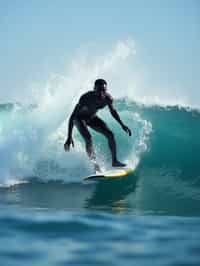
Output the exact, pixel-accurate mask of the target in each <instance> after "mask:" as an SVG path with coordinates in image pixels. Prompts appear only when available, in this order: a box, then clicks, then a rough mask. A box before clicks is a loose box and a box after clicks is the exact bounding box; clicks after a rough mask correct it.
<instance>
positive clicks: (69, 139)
mask: <svg viewBox="0 0 200 266" xmlns="http://www.w3.org/2000/svg"><path fill="white" fill-rule="evenodd" d="M70 145H72V147H74V141H73V139H72V138H68V139H67V140H66V142H65V144H64V149H65V151H69V150H70Z"/></svg>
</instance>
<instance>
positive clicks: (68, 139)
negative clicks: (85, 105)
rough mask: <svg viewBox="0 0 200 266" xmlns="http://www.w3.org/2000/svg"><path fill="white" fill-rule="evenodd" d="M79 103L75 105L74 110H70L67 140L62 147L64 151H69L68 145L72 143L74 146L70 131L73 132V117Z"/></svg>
mask: <svg viewBox="0 0 200 266" xmlns="http://www.w3.org/2000/svg"><path fill="white" fill-rule="evenodd" d="M79 108H80V106H79V103H78V104H77V105H76V106H75V108H74V111H73V112H72V114H71V116H70V118H69V123H68V137H67V140H66V141H65V144H64V149H65V151H69V149H70V145H72V146H73V147H74V141H73V139H72V132H73V127H74V119H75V116H76V114H77V112H78V111H79Z"/></svg>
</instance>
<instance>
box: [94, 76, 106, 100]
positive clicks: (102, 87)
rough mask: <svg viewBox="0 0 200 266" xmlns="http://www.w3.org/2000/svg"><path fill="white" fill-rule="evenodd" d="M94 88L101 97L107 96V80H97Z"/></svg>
mask: <svg viewBox="0 0 200 266" xmlns="http://www.w3.org/2000/svg"><path fill="white" fill-rule="evenodd" d="M94 90H95V91H96V93H97V95H98V96H99V97H100V98H105V96H106V91H107V82H106V81H105V80H104V79H97V80H95V82H94Z"/></svg>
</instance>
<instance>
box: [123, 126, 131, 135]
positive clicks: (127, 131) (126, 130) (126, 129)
mask: <svg viewBox="0 0 200 266" xmlns="http://www.w3.org/2000/svg"><path fill="white" fill-rule="evenodd" d="M122 128H123V130H124V131H125V132H126V133H127V134H128V135H129V136H131V134H132V133H131V130H130V129H129V128H128V127H127V126H125V125H123V126H122Z"/></svg>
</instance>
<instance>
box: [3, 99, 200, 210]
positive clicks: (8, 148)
mask: <svg viewBox="0 0 200 266" xmlns="http://www.w3.org/2000/svg"><path fill="white" fill-rule="evenodd" d="M115 106H116V108H117V110H118V111H119V113H120V116H121V117H122V120H123V121H124V122H125V123H126V124H127V125H129V126H130V128H131V130H132V131H133V136H132V137H128V136H127V135H126V134H125V133H124V132H123V131H122V130H121V128H120V127H119V126H118V124H117V123H116V122H115V121H114V120H113V118H112V117H111V115H109V114H107V111H106V110H105V111H103V112H101V113H100V114H99V116H101V117H102V118H103V119H105V121H106V122H107V123H108V124H109V126H110V127H111V129H112V130H113V132H114V133H115V136H116V140H117V147H118V155H119V158H120V159H121V160H124V161H126V162H127V163H129V164H132V165H133V164H135V165H136V166H137V170H136V171H135V173H134V175H133V176H132V177H130V178H132V179H127V180H124V181H122V182H121V181H120V182H121V183H115V184H109V185H108V184H105V185H103V186H102V187H101V184H100V185H99V186H97V187H96V188H95V190H94V191H93V188H91V187H87V186H85V185H84V184H83V183H82V178H83V177H84V176H85V175H87V174H89V173H91V172H92V166H91V164H90V162H89V160H88V158H87V156H86V154H85V147H84V143H83V141H82V139H81V137H80V135H79V133H78V132H77V131H76V130H74V139H75V144H76V146H75V149H74V150H72V151H71V152H70V153H65V152H64V150H63V143H64V140H65V137H66V120H64V122H63V121H62V119H63V114H62V113H61V114H60V117H57V119H58V120H57V121H54V120H53V122H52V123H51V120H48V121H49V122H48V121H45V120H44V119H43V114H42V113H41V108H40V107H38V106H28V107H27V106H20V105H12V104H10V105H1V106H0V110H1V111H0V119H1V120H0V121H1V122H0V169H1V170H0V183H1V186H2V187H7V186H11V185H14V184H18V183H24V182H25V183H27V184H23V185H22V187H21V189H20V190H19V191H18V197H19V194H20V195H21V196H20V197H21V204H25V205H26V204H31V206H32V204H33V205H34V206H35V205H36V206H37V207H43V206H45V207H47V208H48V206H49V204H48V203H49V202H51V206H54V205H55V206H56V208H60V207H61V206H63V204H64V205H65V204H67V206H68V205H70V206H68V207H69V208H70V209H71V208H73V207H75V208H76V207H77V206H79V207H80V208H82V207H84V208H85V207H89V208H91V207H95V208H96V207H98V208H99V207H106V208H107V207H108V206H110V207H114V208H116V206H117V208H120V209H123V208H124V207H126V208H127V209H129V210H131V211H134V212H136V213H137V212H139V211H141V210H142V211H145V212H146V211H147V212H149V211H150V212H156V213H160V212H161V213H162V212H164V213H170V214H174V215H177V214H180V215H185V214H187V215H200V211H199V202H200V159H199V155H198V151H199V149H200V140H199V134H200V113H199V111H196V110H189V109H185V108H180V107H176V106H175V107H159V106H151V107H150V106H148V107H147V106H144V105H141V104H137V103H135V102H130V101H128V100H127V99H121V100H118V101H116V103H115ZM41 114H42V115H41ZM44 125H45V126H44ZM48 125H49V126H48ZM91 133H92V135H93V138H94V145H95V150H96V153H97V157H98V160H99V162H100V165H101V166H102V167H103V168H107V167H109V165H110V163H111V157H110V152H109V149H108V145H107V142H106V139H104V137H103V136H101V135H99V134H98V133H96V132H94V131H91ZM33 180H38V181H39V183H38V184H37V185H34V183H32V182H33ZM38 181H37V182H38ZM55 181H56V182H61V183H59V184H57V185H56V188H55V183H52V184H51V182H55ZM34 182H35V181H34ZM49 182H50V183H49ZM41 183H48V185H47V184H46V186H47V187H46V189H48V191H49V192H50V193H51V194H54V195H57V196H56V197H57V200H56V202H55V203H54V204H53V205H52V201H50V199H49V198H48V197H47V198H46V199H45V198H43V199H42V201H38V199H41V197H40V196H39V195H40V194H41V193H43V192H41V191H43V187H41V186H40V184H41ZM63 183H64V184H63ZM62 184H63V187H62ZM73 184H74V185H73ZM75 184H76V185H75ZM30 189H31V191H32V193H31V194H30V193H27V191H30ZM45 191H46V190H44V193H45ZM6 193H8V192H6ZM38 193H39V194H38ZM77 193H80V195H81V196H80V197H78V199H77V197H76V200H75V203H73V201H74V200H73V199H72V198H73V194H74V195H77ZM2 195H3V194H2ZM31 195H32V196H31ZM33 195H38V198H37V197H36V196H33ZM91 195H92V196H91ZM7 198H10V197H8V196H6V199H7ZM63 198H65V200H63ZM59 199H60V200H59ZM74 204H75V205H74ZM119 205H120V206H119ZM65 207H66V205H65Z"/></svg>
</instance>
